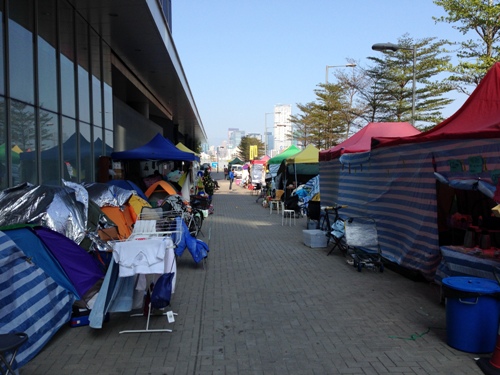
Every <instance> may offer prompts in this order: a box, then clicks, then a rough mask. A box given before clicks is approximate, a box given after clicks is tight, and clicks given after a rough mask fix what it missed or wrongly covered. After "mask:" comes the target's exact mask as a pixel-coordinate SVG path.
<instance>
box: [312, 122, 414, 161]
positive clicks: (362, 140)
mask: <svg viewBox="0 0 500 375" xmlns="http://www.w3.org/2000/svg"><path fill="white" fill-rule="evenodd" d="M419 133H420V130H418V129H417V128H415V127H414V126H413V125H412V124H410V123H408V122H370V123H368V124H367V125H366V126H365V127H364V128H362V129H361V130H360V131H358V132H357V133H355V134H353V135H352V136H350V137H349V138H347V139H346V140H345V141H344V142H342V143H340V144H338V145H337V146H334V147H331V148H329V149H328V150H324V151H320V152H319V160H320V161H325V160H332V159H336V158H339V157H340V156H341V155H342V154H344V153H355V152H365V151H370V150H371V144H372V138H375V137H409V136H412V135H415V134H419Z"/></svg>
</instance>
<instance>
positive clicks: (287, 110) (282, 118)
mask: <svg viewBox="0 0 500 375" xmlns="http://www.w3.org/2000/svg"><path fill="white" fill-rule="evenodd" d="M291 115H292V106H291V105H290V104H285V105H282V104H278V105H275V106H274V124H273V144H272V147H269V149H270V150H272V153H271V155H270V156H275V155H277V154H279V153H281V152H282V151H284V150H285V149H286V148H287V147H289V146H290V145H291V144H292V140H291V139H290V138H289V135H290V134H291V133H292V131H293V128H292V123H291V122H290V116H291Z"/></svg>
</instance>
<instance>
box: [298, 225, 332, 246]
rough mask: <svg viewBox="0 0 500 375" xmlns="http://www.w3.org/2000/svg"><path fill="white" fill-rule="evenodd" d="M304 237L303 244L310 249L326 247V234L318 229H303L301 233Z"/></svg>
mask: <svg viewBox="0 0 500 375" xmlns="http://www.w3.org/2000/svg"><path fill="white" fill-rule="evenodd" d="M302 233H303V236H304V244H305V245H306V246H309V247H311V248H317V247H326V246H327V240H328V238H327V237H326V232H323V231H322V230H319V229H304V230H303V231H302Z"/></svg>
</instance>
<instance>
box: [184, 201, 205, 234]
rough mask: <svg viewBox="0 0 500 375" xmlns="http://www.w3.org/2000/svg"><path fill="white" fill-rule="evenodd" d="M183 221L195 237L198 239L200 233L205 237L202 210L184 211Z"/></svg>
mask: <svg viewBox="0 0 500 375" xmlns="http://www.w3.org/2000/svg"><path fill="white" fill-rule="evenodd" d="M182 219H183V220H184V222H185V223H186V225H187V227H188V229H189V233H190V234H191V235H192V236H193V237H197V236H198V234H200V233H201V234H202V235H203V232H202V231H201V227H202V225H203V219H204V216H203V212H202V210H199V209H197V208H192V211H191V212H187V211H183V212H182Z"/></svg>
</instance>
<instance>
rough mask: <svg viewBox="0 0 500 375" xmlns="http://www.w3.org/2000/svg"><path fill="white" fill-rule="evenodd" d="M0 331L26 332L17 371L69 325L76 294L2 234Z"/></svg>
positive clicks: (0, 253) (17, 360)
mask: <svg viewBox="0 0 500 375" xmlns="http://www.w3.org/2000/svg"><path fill="white" fill-rule="evenodd" d="M0 290H1V291H2V293H0V306H2V308H1V309H0V332H1V333H7V332H25V333H26V334H28V336H29V339H28V341H27V343H26V344H24V345H23V346H21V347H20V348H19V351H18V353H17V356H16V362H17V364H15V363H14V369H16V368H19V367H22V366H23V365H25V364H26V363H27V362H29V361H30V360H31V359H32V358H33V357H35V356H36V355H37V354H38V353H39V352H40V350H42V348H43V347H44V346H45V345H46V344H47V343H48V342H49V340H50V338H51V337H52V336H54V334H55V333H56V332H57V331H58V330H59V328H61V327H62V326H63V325H64V324H67V323H68V321H69V320H70V318H71V312H72V306H73V303H74V301H75V300H74V296H73V293H71V292H70V291H68V290H67V289H65V288H63V287H61V286H59V285H58V284H57V283H56V282H55V281H54V280H53V279H52V278H51V277H50V276H49V275H48V274H47V273H46V272H44V270H43V269H42V268H40V267H38V266H37V265H36V264H35V263H34V262H30V261H29V257H28V256H27V255H26V254H25V253H24V252H23V251H22V250H21V249H20V248H19V247H18V246H17V245H16V244H15V242H14V241H12V240H11V239H10V238H9V236H8V235H7V234H5V233H4V232H0Z"/></svg>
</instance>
